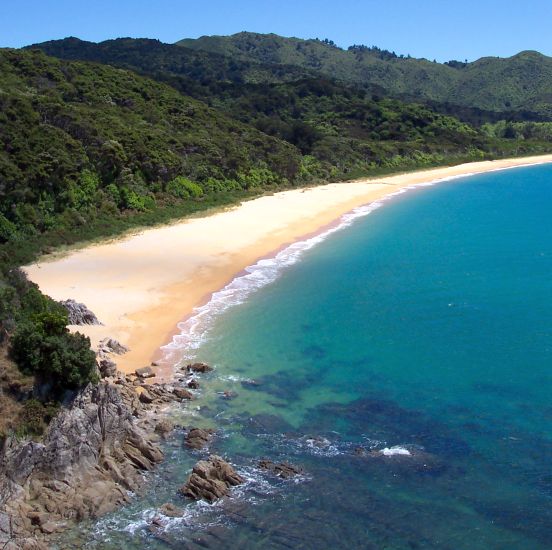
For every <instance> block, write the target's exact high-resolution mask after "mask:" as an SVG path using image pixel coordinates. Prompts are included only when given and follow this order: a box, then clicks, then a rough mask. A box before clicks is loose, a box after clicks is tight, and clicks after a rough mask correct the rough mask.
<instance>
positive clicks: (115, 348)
mask: <svg viewBox="0 0 552 550" xmlns="http://www.w3.org/2000/svg"><path fill="white" fill-rule="evenodd" d="M98 351H103V352H104V353H116V354H117V355H123V353H126V352H127V351H129V349H128V348H127V347H126V346H123V344H121V343H120V342H118V341H117V340H115V339H114V338H104V339H103V340H101V341H100V343H99V344H98Z"/></svg>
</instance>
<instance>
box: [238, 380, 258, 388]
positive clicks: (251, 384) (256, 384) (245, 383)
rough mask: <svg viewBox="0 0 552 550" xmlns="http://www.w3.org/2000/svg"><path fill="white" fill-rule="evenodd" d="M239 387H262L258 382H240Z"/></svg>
mask: <svg viewBox="0 0 552 550" xmlns="http://www.w3.org/2000/svg"><path fill="white" fill-rule="evenodd" d="M241 385H242V386H243V387H244V388H258V387H259V386H262V384H261V382H259V381H258V380H242V382H241Z"/></svg>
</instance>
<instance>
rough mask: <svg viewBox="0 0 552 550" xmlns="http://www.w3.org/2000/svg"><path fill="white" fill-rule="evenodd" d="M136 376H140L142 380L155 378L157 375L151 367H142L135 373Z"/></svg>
mask: <svg viewBox="0 0 552 550" xmlns="http://www.w3.org/2000/svg"><path fill="white" fill-rule="evenodd" d="M134 372H135V374H136V376H139V377H140V378H154V377H155V373H154V372H153V369H152V368H151V367H142V368H140V369H136V370H135V371H134Z"/></svg>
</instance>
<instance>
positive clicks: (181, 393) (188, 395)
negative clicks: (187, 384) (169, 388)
mask: <svg viewBox="0 0 552 550" xmlns="http://www.w3.org/2000/svg"><path fill="white" fill-rule="evenodd" d="M173 393H174V395H175V396H176V397H177V398H178V399H193V398H194V394H193V393H192V392H191V391H188V390H187V389H185V388H174V390H173Z"/></svg>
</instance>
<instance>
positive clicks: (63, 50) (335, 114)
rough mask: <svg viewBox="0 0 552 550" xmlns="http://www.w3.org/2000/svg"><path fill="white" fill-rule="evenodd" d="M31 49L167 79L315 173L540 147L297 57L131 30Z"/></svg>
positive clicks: (481, 115) (338, 174) (474, 114)
mask: <svg viewBox="0 0 552 550" xmlns="http://www.w3.org/2000/svg"><path fill="white" fill-rule="evenodd" d="M33 48H40V49H42V50H44V51H45V52H47V53H49V54H52V55H56V56H59V57H61V58H64V59H86V60H92V61H98V62H101V63H109V64H112V65H115V66H121V67H125V68H129V69H133V70H135V71H137V72H140V73H141V74H144V75H148V76H150V77H151V78H155V79H157V80H159V81H163V82H166V83H168V84H170V85H171V86H173V87H175V88H176V89H178V90H179V91H181V92H182V93H184V94H191V95H193V96H195V97H196V98H198V99H200V100H202V101H204V102H205V103H207V104H209V105H210V106H212V107H215V108H216V109H217V110H220V111H223V112H224V113H225V114H226V115H227V116H229V117H232V118H234V119H237V120H239V121H241V122H245V123H247V124H250V125H253V126H255V127H256V128H257V129H259V130H261V131H263V132H264V133H266V134H269V135H273V136H276V137H278V138H280V139H282V140H285V141H287V142H289V143H290V144H291V145H294V146H295V147H297V148H298V149H299V150H300V152H301V153H302V154H303V155H306V156H307V158H305V159H304V162H303V167H304V168H305V167H307V166H308V169H309V171H310V173H309V174H304V172H303V176H307V177H316V178H317V179H337V178H347V177H352V176H355V175H363V174H366V173H369V172H373V171H374V170H382V169H393V168H394V169H398V168H408V167H412V166H428V165H432V164H438V163H442V162H443V161H444V160H445V159H449V160H453V159H454V158H457V159H458V158H465V159H467V160H469V159H474V158H479V157H480V156H481V155H501V154H520V153H522V152H523V151H524V150H527V151H528V150H530V149H532V148H535V147H536V145H535V144H531V143H528V142H527V141H521V142H508V141H498V140H496V139H494V138H493V137H492V134H490V133H485V134H484V133H482V132H481V131H480V130H478V129H477V128H473V127H471V126H470V125H468V124H464V123H461V122H459V121H458V120H457V119H456V118H454V117H453V116H451V114H454V113H455V108H454V107H451V108H450V109H449V111H450V114H449V115H448V116H443V115H441V114H439V113H436V112H435V111H436V110H439V109H436V108H435V106H432V107H428V106H424V105H420V104H419V103H418V104H414V103H405V102H404V101H400V100H396V99H390V98H387V97H386V93H385V91H384V90H383V89H380V88H378V87H370V88H369V89H366V87H361V86H357V85H352V84H345V83H343V82H339V81H337V80H335V79H330V78H328V77H327V76H324V75H321V74H318V73H316V72H313V71H310V70H306V69H305V74H301V70H302V69H300V68H294V67H293V66H292V65H275V64H268V63H265V62H264V60H261V61H259V62H256V61H250V60H249V61H248V60H245V61H244V60H241V59H240V58H239V56H238V58H237V59H234V58H232V57H228V56H224V55H222V54H220V53H209V54H207V53H206V52H201V51H199V52H195V51H193V50H190V49H188V48H184V47H179V46H175V45H169V44H162V43H160V42H158V41H155V40H144V39H137V40H134V39H129V38H124V39H118V40H109V41H106V42H102V43H99V44H94V43H91V42H83V41H80V40H78V39H76V38H68V39H65V40H59V41H52V42H47V43H44V44H38V45H35V46H33ZM298 76H300V77H301V78H297V77H298ZM442 108H443V109H445V106H442ZM456 110H458V109H456ZM462 114H463V115H465V117H464V118H467V119H468V120H471V119H472V118H477V120H479V121H480V122H488V121H497V120H500V119H501V117H500V116H498V115H496V114H495V113H489V112H483V111H478V110H477V109H470V108H465V109H463V110H462ZM513 118H514V120H517V119H516V117H513ZM520 118H523V117H520ZM303 179H304V177H303Z"/></svg>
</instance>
